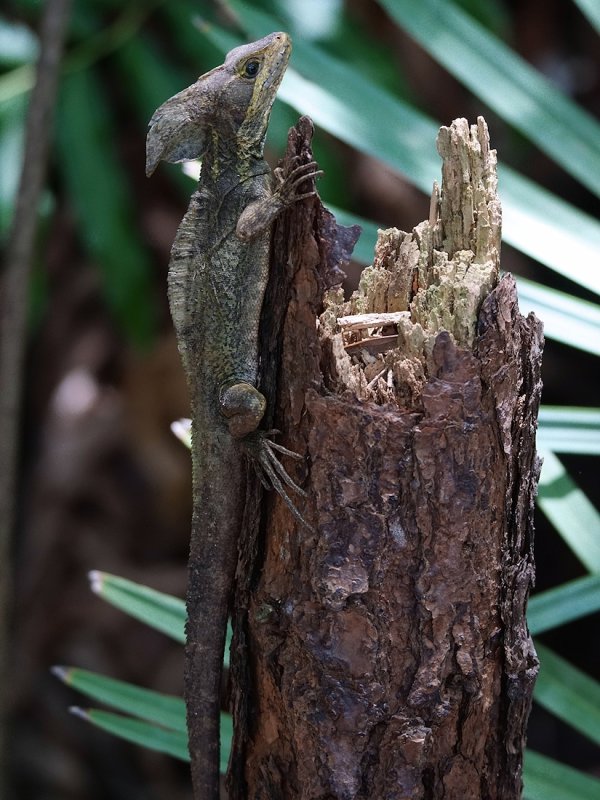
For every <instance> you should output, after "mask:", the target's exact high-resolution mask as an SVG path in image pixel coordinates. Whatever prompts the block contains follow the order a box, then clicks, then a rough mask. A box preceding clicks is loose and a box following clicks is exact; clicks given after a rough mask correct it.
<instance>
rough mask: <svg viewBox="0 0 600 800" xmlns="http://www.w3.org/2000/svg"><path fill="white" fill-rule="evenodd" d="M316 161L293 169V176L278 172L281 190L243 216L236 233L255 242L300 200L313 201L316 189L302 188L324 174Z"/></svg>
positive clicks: (267, 197) (257, 201) (278, 187)
mask: <svg viewBox="0 0 600 800" xmlns="http://www.w3.org/2000/svg"><path fill="white" fill-rule="evenodd" d="M296 160H297V158H296ZM317 166H318V165H317V162H316V161H309V162H308V164H300V165H299V166H297V167H293V168H292V169H291V170H290V171H289V172H284V171H283V170H282V169H281V168H280V167H277V169H276V170H275V171H274V173H273V174H274V175H275V179H276V181H277V186H276V188H275V190H274V191H273V192H272V193H271V194H269V195H267V196H266V197H263V198H261V199H260V200H255V201H254V202H253V203H250V204H249V205H248V206H247V207H246V208H245V209H244V210H243V212H242V213H241V214H240V218H239V219H238V221H237V225H236V229H235V233H236V236H237V237H238V238H239V239H241V240H242V241H243V242H249V241H251V240H252V239H253V238H254V237H255V236H258V234H259V233H262V232H263V231H265V230H266V229H267V228H269V227H270V225H271V224H272V223H273V222H274V221H275V219H276V218H277V217H278V216H279V214H281V212H282V211H283V210H284V209H286V208H287V207H288V206H290V205H292V204H293V203H296V202H298V201H299V200H305V199H306V198H307V197H313V196H314V195H315V194H316V189H309V190H308V191H305V192H303V191H300V186H301V185H302V184H303V183H304V182H305V181H308V180H313V179H314V178H317V177H318V176H319V175H322V174H323V171H322V170H320V169H318V168H317Z"/></svg>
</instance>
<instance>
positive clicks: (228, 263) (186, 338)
mask: <svg viewBox="0 0 600 800" xmlns="http://www.w3.org/2000/svg"><path fill="white" fill-rule="evenodd" d="M290 51H291V43H290V39H289V36H288V35H287V34H286V33H272V34H270V35H269V36H266V37H265V38H264V39H260V40H259V41H257V42H253V43H252V44H248V45H244V46H242V47H237V48H236V49H235V50H232V51H231V52H230V53H228V55H227V57H226V59H225V63H224V64H223V65H222V66H221V67H217V68H216V69H213V70H211V71H210V72H208V73H206V74H205V75H203V76H202V77H200V78H199V79H198V81H197V82H196V83H194V84H193V85H192V86H190V87H189V88H187V89H184V91H182V92H180V93H179V94H177V95H175V96H174V97H172V98H171V99H170V100H168V101H167V102H166V103H164V104H163V105H162V106H160V108H159V109H158V110H157V111H156V112H155V114H154V116H153V117H152V119H151V121H150V130H149V133H148V142H147V163H146V171H147V174H148V175H150V174H151V173H152V172H153V171H154V169H155V168H156V166H157V164H158V162H159V161H160V160H161V159H164V160H166V161H174V162H176V161H183V160H185V159H191V158H200V157H201V158H202V170H201V174H200V181H199V184H198V190H197V191H196V192H195V193H194V194H193V195H192V199H191V202H190V206H189V209H188V211H187V213H186V215H185V217H184V219H183V221H182V223H181V226H180V228H179V231H178V233H177V237H176V239H175V242H174V244H173V249H172V251H171V262H170V267H169V302H170V307H171V315H172V317H173V322H174V325H175V330H176V333H177V340H178V344H179V350H180V353H181V357H182V360H183V365H184V368H185V371H186V374H187V379H188V384H189V389H190V396H191V406H192V460H193V487H194V489H193V491H194V497H193V500H194V511H193V518H192V534H191V545H190V560H189V566H188V568H189V573H188V591H187V614H188V621H187V627H186V633H187V644H186V649H185V700H186V706H187V716H188V733H189V744H190V755H191V761H192V781H193V785H194V797H195V798H196V799H197V800H218V796H219V711H220V684H221V665H222V659H223V649H224V644H225V629H226V623H227V614H228V604H229V597H230V593H231V587H232V583H233V577H234V571H235V565H236V560H237V552H238V547H237V542H238V536H239V535H240V527H241V519H242V512H243V506H244V485H245V464H244V460H245V459H244V454H247V455H250V456H252V457H253V459H254V460H255V462H256V464H257V465H260V466H259V471H260V474H261V477H262V479H263V481H264V482H266V483H268V484H270V485H272V486H274V487H275V488H276V489H277V490H278V491H279V492H280V494H282V496H283V497H284V499H285V500H286V502H287V503H288V505H289V506H290V508H291V509H292V511H293V513H295V515H296V516H298V517H299V514H298V512H297V511H296V509H295V507H294V506H293V505H292V504H291V502H290V500H289V498H288V497H287V495H286V493H285V491H284V488H283V485H282V482H284V483H287V484H288V485H289V486H291V487H292V488H294V489H297V490H298V491H300V492H301V490H300V489H298V487H296V486H295V484H293V482H292V481H291V479H290V478H289V476H288V475H287V473H286V472H285V470H284V469H283V467H282V466H281V464H280V463H279V461H278V460H277V458H276V454H275V452H274V451H280V452H284V453H287V454H288V455H295V454H293V453H290V452H289V451H287V450H285V448H282V447H280V446H279V445H276V444H275V443H273V442H271V441H270V440H269V439H267V438H266V436H267V435H266V433H265V432H262V431H259V430H258V425H259V423H260V421H261V419H262V417H263V414H264V411H265V405H266V403H265V398H264V397H263V395H262V394H260V392H259V391H258V390H257V389H256V382H257V377H258V326H259V319H260V312H261V306H262V302H263V295H264V291H265V287H266V283H267V277H268V272H269V246H270V238H271V228H272V223H273V221H274V219H275V218H276V216H277V215H278V214H279V213H280V212H281V211H282V210H283V209H284V208H285V207H286V206H288V205H290V204H291V203H294V202H296V201H297V200H301V199H303V198H305V197H309V196H311V195H312V194H314V192H312V191H309V192H304V193H303V192H301V191H300V190H299V188H298V187H299V185H300V184H302V183H303V182H304V181H306V180H307V179H309V178H313V177H314V176H315V175H317V174H319V173H318V172H317V169H316V164H315V163H310V164H305V165H302V166H300V167H296V168H295V169H293V170H292V171H291V172H290V173H289V174H287V175H283V174H281V171H280V170H276V178H277V184H278V185H277V187H276V189H275V190H274V191H271V189H270V182H271V180H270V170H269V167H268V165H267V163H266V162H265V161H264V159H263V146H264V139H265V135H266V131H267V125H268V121H269V115H270V111H271V106H272V104H273V101H274V99H275V94H276V92H277V88H278V87H279V84H280V82H281V79H282V77H283V74H284V72H285V68H286V66H287V63H288V60H289V56H290Z"/></svg>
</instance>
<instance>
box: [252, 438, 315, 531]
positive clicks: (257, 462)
mask: <svg viewBox="0 0 600 800" xmlns="http://www.w3.org/2000/svg"><path fill="white" fill-rule="evenodd" d="M276 433H279V431H275V430H273V431H254V432H253V433H251V434H249V435H248V436H246V437H245V438H244V439H243V441H242V445H243V447H244V450H245V451H246V453H247V454H248V455H249V456H250V458H251V461H252V464H253V466H254V469H255V470H256V472H257V474H258V477H259V479H260V481H261V483H262V485H263V486H264V487H265V489H275V491H276V492H277V494H278V495H279V496H280V497H281V499H282V500H283V502H284V503H285V504H286V506H287V507H288V508H289V510H290V511H291V512H292V514H293V515H294V517H295V518H296V519H297V520H298V522H300V523H301V524H302V525H304V527H305V528H308V530H310V531H312V530H313V529H312V528H311V526H310V525H309V524H308V522H307V521H306V520H305V519H304V517H303V516H302V514H301V513H300V512H299V511H298V509H297V508H296V506H295V505H294V503H293V501H292V500H291V498H290V497H289V495H288V493H287V491H286V489H285V486H284V484H285V485H286V486H288V487H289V488H290V489H293V491H294V492H296V493H297V494H299V495H300V496H301V497H306V492H305V491H304V489H301V488H300V486H298V484H297V483H296V482H295V481H294V480H292V478H291V477H290V475H289V474H288V472H287V470H286V469H285V467H284V466H283V464H282V463H281V461H280V460H279V458H278V457H277V453H283V454H284V455H287V456H290V457H291V458H295V459H297V460H302V456H301V455H299V454H298V453H294V451H293V450H288V448H287V447H283V446H282V445H280V444H277V443H276V442H272V441H271V440H270V439H269V438H268V437H269V436H271V435H273V434H276Z"/></svg>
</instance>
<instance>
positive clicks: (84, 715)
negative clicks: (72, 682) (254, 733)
mask: <svg viewBox="0 0 600 800" xmlns="http://www.w3.org/2000/svg"><path fill="white" fill-rule="evenodd" d="M70 711H71V713H73V714H75V715H76V716H78V717H80V718H81V719H83V720H85V721H86V722H90V723H91V724H92V725H95V726H96V727H97V728H100V729H101V730H103V731H106V732H107V733H111V734H112V735H113V736H117V737H119V738H120V739H126V740H127V741H128V742H132V743H133V744H138V745H140V746H141V747H147V748H148V749H149V750H157V751H158V752H160V753H166V754H167V755H170V756H173V757H174V758H178V759H180V760H181V761H189V760H190V756H189V750H188V736H187V732H186V731H179V730H170V729H166V728H162V727H160V726H158V725H153V724H152V723H150V722H145V721H144V720H139V719H133V718H132V717H125V716H122V715H120V714H113V713H112V712H111V711H100V710H99V709H96V708H90V709H82V708H79V707H78V706H73V707H72V708H71V709H70ZM220 728H221V731H220V734H221V753H220V771H221V772H222V773H223V774H224V773H225V772H227V764H228V762H229V755H230V753H231V742H232V739H233V721H232V718H231V715H230V714H221V724H220Z"/></svg>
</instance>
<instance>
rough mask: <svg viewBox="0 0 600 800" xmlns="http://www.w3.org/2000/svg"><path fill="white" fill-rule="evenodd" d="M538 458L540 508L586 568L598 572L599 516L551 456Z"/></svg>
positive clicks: (544, 453)
mask: <svg viewBox="0 0 600 800" xmlns="http://www.w3.org/2000/svg"><path fill="white" fill-rule="evenodd" d="M540 455H541V456H542V457H543V459H544V465H543V467H542V474H541V477H540V485H539V491H538V498H537V504H538V506H539V508H541V510H542V511H543V513H544V515H545V516H546V517H547V518H548V520H549V521H550V522H551V523H552V525H553V526H554V528H555V529H556V530H557V532H558V533H559V534H560V536H561V538H562V539H563V541H564V542H565V544H566V545H567V546H568V547H570V548H571V550H572V551H573V553H574V554H575V555H576V556H577V558H578V559H579V560H580V561H581V563H582V564H583V565H584V566H585V567H586V569H588V570H589V571H590V572H594V573H600V514H599V513H598V512H597V511H596V509H595V508H594V506H593V505H592V504H591V503H590V501H589V500H588V498H587V497H586V496H585V494H584V493H583V492H582V491H581V489H580V488H579V487H578V486H577V485H576V484H575V482H574V481H573V479H572V478H571V477H570V476H569V474H568V473H567V471H566V469H565V468H564V467H563V465H562V464H561V462H560V461H559V459H558V458H557V457H556V456H555V455H554V453H551V452H550V451H549V450H544V451H541V453H540Z"/></svg>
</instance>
